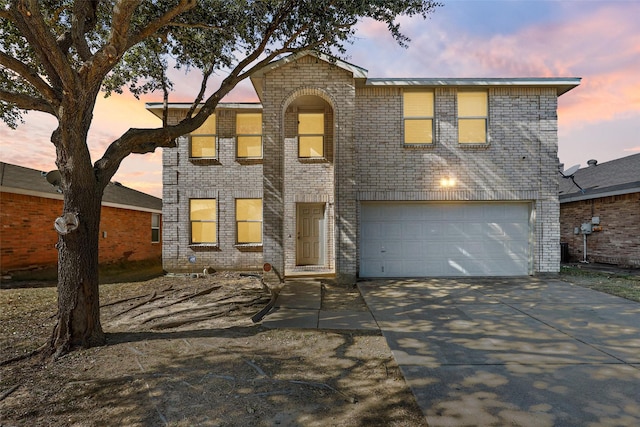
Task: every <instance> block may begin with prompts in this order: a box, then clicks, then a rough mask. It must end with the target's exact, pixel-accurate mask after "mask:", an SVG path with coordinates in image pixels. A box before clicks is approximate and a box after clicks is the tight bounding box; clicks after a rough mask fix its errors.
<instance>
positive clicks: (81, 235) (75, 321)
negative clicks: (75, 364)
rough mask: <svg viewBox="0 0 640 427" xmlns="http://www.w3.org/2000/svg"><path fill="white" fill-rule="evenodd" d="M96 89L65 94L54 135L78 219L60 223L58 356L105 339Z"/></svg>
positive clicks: (68, 200)
mask: <svg viewBox="0 0 640 427" xmlns="http://www.w3.org/2000/svg"><path fill="white" fill-rule="evenodd" d="M96 94H97V89H94V90H93V91H90V90H85V91H84V92H81V91H78V93H77V94H76V96H69V97H67V98H65V105H64V107H63V108H61V111H62V112H63V114H62V115H61V117H60V118H59V127H58V129H56V130H55V131H54V132H53V135H52V137H51V141H52V142H53V144H54V145H55V147H56V153H57V158H56V164H57V165H58V170H59V171H60V174H61V180H60V181H61V182H60V188H61V190H62V194H63V196H64V207H63V212H62V215H61V217H65V216H68V218H67V219H69V218H71V219H72V222H75V224H73V225H72V226H71V227H62V228H64V230H63V231H60V227H57V228H56V229H57V231H58V233H59V238H58V244H57V245H56V246H57V248H58V314H57V322H56V326H55V328H54V330H53V333H52V335H51V341H50V345H49V351H50V353H51V354H53V355H55V356H60V355H62V354H65V353H66V352H68V351H69V350H72V349H73V348H76V347H84V348H86V347H92V346H97V345H102V344H104V343H105V341H106V339H105V335H104V332H103V331H102V326H101V325H100V298H99V289H98V241H99V233H100V214H101V206H102V193H103V191H104V187H105V183H104V180H103V179H102V178H98V175H97V174H96V170H95V169H94V167H93V164H92V161H91V155H90V153H89V148H88V145H87V135H88V131H89V126H90V125H91V116H92V112H93V106H94V102H95V97H96ZM108 179H109V178H106V182H107V183H108ZM66 222H67V221H63V223H66ZM63 225H64V224H63Z"/></svg>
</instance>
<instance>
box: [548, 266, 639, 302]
mask: <svg viewBox="0 0 640 427" xmlns="http://www.w3.org/2000/svg"><path fill="white" fill-rule="evenodd" d="M560 277H561V278H562V279H563V280H565V281H567V282H570V283H573V284H574V285H578V286H582V287H585V288H589V289H594V290H596V291H600V292H605V293H607V294H611V295H616V296H619V297H622V298H626V299H628V300H631V301H636V302H640V275H631V274H625V273H609V272H598V271H593V270H587V269H582V268H577V267H572V266H562V269H561V272H560Z"/></svg>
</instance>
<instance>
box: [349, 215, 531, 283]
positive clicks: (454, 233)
mask: <svg viewBox="0 0 640 427" xmlns="http://www.w3.org/2000/svg"><path fill="white" fill-rule="evenodd" d="M361 211H362V215H361V218H362V223H361V239H360V246H361V249H360V275H361V276H363V277H422V276H433V277H437V276H509V275H524V274H528V272H529V264H530V247H529V246H530V243H529V236H530V226H529V206H528V204H527V203H499V202H491V203H445V202H442V203H419V202H397V203H382V202H380V203H376V202H365V203H363V204H362V210H361Z"/></svg>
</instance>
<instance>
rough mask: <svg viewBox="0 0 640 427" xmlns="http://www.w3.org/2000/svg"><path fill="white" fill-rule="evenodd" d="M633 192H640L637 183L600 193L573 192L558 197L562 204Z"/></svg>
mask: <svg viewBox="0 0 640 427" xmlns="http://www.w3.org/2000/svg"><path fill="white" fill-rule="evenodd" d="M633 193H640V186H638V185H636V186H634V187H630V188H620V189H616V190H609V191H602V192H599V193H587V194H580V193H571V194H566V195H561V196H559V197H558V199H559V200H560V204H563V203H570V202H579V201H582V200H591V199H599V198H602V197H611V196H622V195H625V194H633Z"/></svg>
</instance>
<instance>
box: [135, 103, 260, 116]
mask: <svg viewBox="0 0 640 427" xmlns="http://www.w3.org/2000/svg"><path fill="white" fill-rule="evenodd" d="M192 105H193V104H192V103H191V102H170V103H169V104H167V108H168V109H169V110H188V109H189V108H191V106H192ZM144 108H145V109H147V111H149V112H150V113H151V114H153V115H154V116H156V117H158V118H160V119H161V118H162V111H163V110H164V103H163V102H145V104H144ZM218 109H221V110H225V109H226V110H243V109H247V110H262V104H261V103H259V102H219V103H218V105H217V106H216V110H218Z"/></svg>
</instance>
